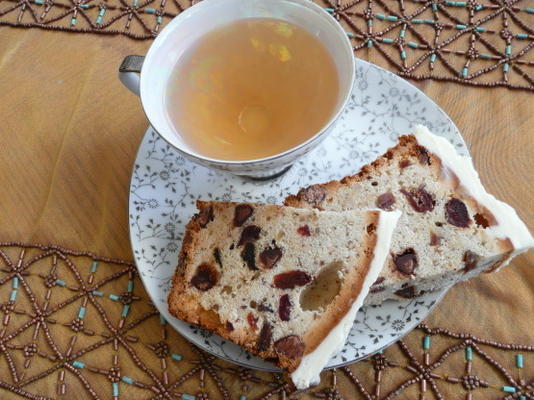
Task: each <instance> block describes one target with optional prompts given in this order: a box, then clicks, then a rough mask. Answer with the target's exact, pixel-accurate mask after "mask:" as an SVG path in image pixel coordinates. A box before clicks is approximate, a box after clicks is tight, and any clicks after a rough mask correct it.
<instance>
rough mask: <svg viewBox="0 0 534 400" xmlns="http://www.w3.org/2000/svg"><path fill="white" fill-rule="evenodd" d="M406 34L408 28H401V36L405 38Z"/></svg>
mask: <svg viewBox="0 0 534 400" xmlns="http://www.w3.org/2000/svg"><path fill="white" fill-rule="evenodd" d="M405 35H406V29H401V31H400V32H399V37H400V38H403V37H404V36H405Z"/></svg>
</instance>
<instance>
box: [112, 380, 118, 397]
mask: <svg viewBox="0 0 534 400" xmlns="http://www.w3.org/2000/svg"><path fill="white" fill-rule="evenodd" d="M111 391H112V393H113V397H119V382H113V383H112V384H111Z"/></svg>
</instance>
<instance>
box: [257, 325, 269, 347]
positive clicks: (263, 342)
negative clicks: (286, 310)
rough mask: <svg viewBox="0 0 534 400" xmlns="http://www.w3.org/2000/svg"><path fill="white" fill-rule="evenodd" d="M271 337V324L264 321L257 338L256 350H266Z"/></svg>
mask: <svg viewBox="0 0 534 400" xmlns="http://www.w3.org/2000/svg"><path fill="white" fill-rule="evenodd" d="M272 337H273V328H272V326H271V324H269V323H268V322H267V321H265V322H264V323H263V325H262V327H261V331H260V337H259V338H258V343H257V345H256V348H257V349H258V351H264V350H267V349H268V348H269V347H270V346H271V340H272Z"/></svg>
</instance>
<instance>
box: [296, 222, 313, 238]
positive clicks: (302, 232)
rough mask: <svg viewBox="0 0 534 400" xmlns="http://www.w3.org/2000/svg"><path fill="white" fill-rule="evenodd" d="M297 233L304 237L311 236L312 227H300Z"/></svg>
mask: <svg viewBox="0 0 534 400" xmlns="http://www.w3.org/2000/svg"><path fill="white" fill-rule="evenodd" d="M297 232H298V234H299V235H302V236H311V232H310V227H309V226H308V225H302V226H299V227H298V228H297Z"/></svg>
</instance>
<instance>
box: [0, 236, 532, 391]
mask: <svg viewBox="0 0 534 400" xmlns="http://www.w3.org/2000/svg"><path fill="white" fill-rule="evenodd" d="M0 299H1V303H0V320H1V326H0V354H1V356H0V359H1V360H2V361H1V362H2V363H3V365H2V368H3V371H4V373H2V374H1V375H0V398H12V396H13V395H14V394H18V395H20V396H23V397H26V398H30V399H52V398H59V399H82V398H93V399H119V398H124V399H134V398H135V399H148V398H150V399H181V400H208V399H240V400H247V399H249V400H250V399H263V400H267V399H286V398H287V397H288V387H287V384H286V383H285V382H284V381H283V379H282V377H281V376H280V375H278V374H272V373H265V372H256V371H252V370H249V369H246V368H241V367H236V366H235V365H232V364H230V363H227V362H224V361H222V360H220V359H217V358H215V357H213V356H211V355H208V354H206V353H204V352H202V351H200V350H199V349H197V348H196V347H194V346H192V345H190V344H189V343H188V342H186V341H185V340H184V339H183V338H181V337H180V336H179V335H178V334H177V333H176V332H175V331H174V330H173V329H172V328H171V327H170V326H169V325H168V324H167V323H166V322H165V320H163V319H162V318H161V317H160V316H159V314H158V312H157V311H156V310H155V308H154V307H153V306H152V305H151V303H150V301H149V300H148V297H147V294H146V292H145V291H144V289H143V286H142V284H141V282H140V281H139V278H138V276H137V273H136V269H135V267H134V265H133V264H132V263H131V262H128V261H121V260H113V259H109V258H104V257H99V256H97V255H95V254H92V253H89V252H76V251H71V250H67V249H64V248H61V247H58V246H45V245H37V244H24V243H0ZM533 366H534V346H530V345H520V344H505V343H498V342H495V341H491V340H485V339H482V338H477V337H474V336H471V335H469V334H467V333H455V332H451V331H449V330H446V329H439V328H430V327H428V326H426V325H421V326H420V327H419V328H418V329H417V330H415V331H414V332H412V333H411V334H410V335H408V336H407V337H406V338H405V339H404V340H402V341H399V342H397V343H396V344H395V345H392V346H391V347H390V348H388V349H386V350H385V351H384V352H383V353H380V354H376V355H374V356H373V357H372V358H371V359H369V360H367V361H362V362H359V363H356V364H353V365H352V366H350V367H344V368H340V369H338V370H334V371H328V372H325V373H323V376H322V383H321V384H320V385H319V386H318V387H315V388H312V389H310V390H308V391H307V392H305V393H299V394H293V395H290V397H291V398H294V399H297V398H300V399H305V398H323V399H328V400H338V399H357V398H362V399H366V400H373V399H374V400H378V399H444V398H452V397H450V396H449V395H445V393H449V394H450V393H454V394H455V395H454V398H455V399H460V398H461V399H463V398H465V399H468V400H469V399H505V400H511V399H520V400H525V399H534V368H533Z"/></svg>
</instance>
